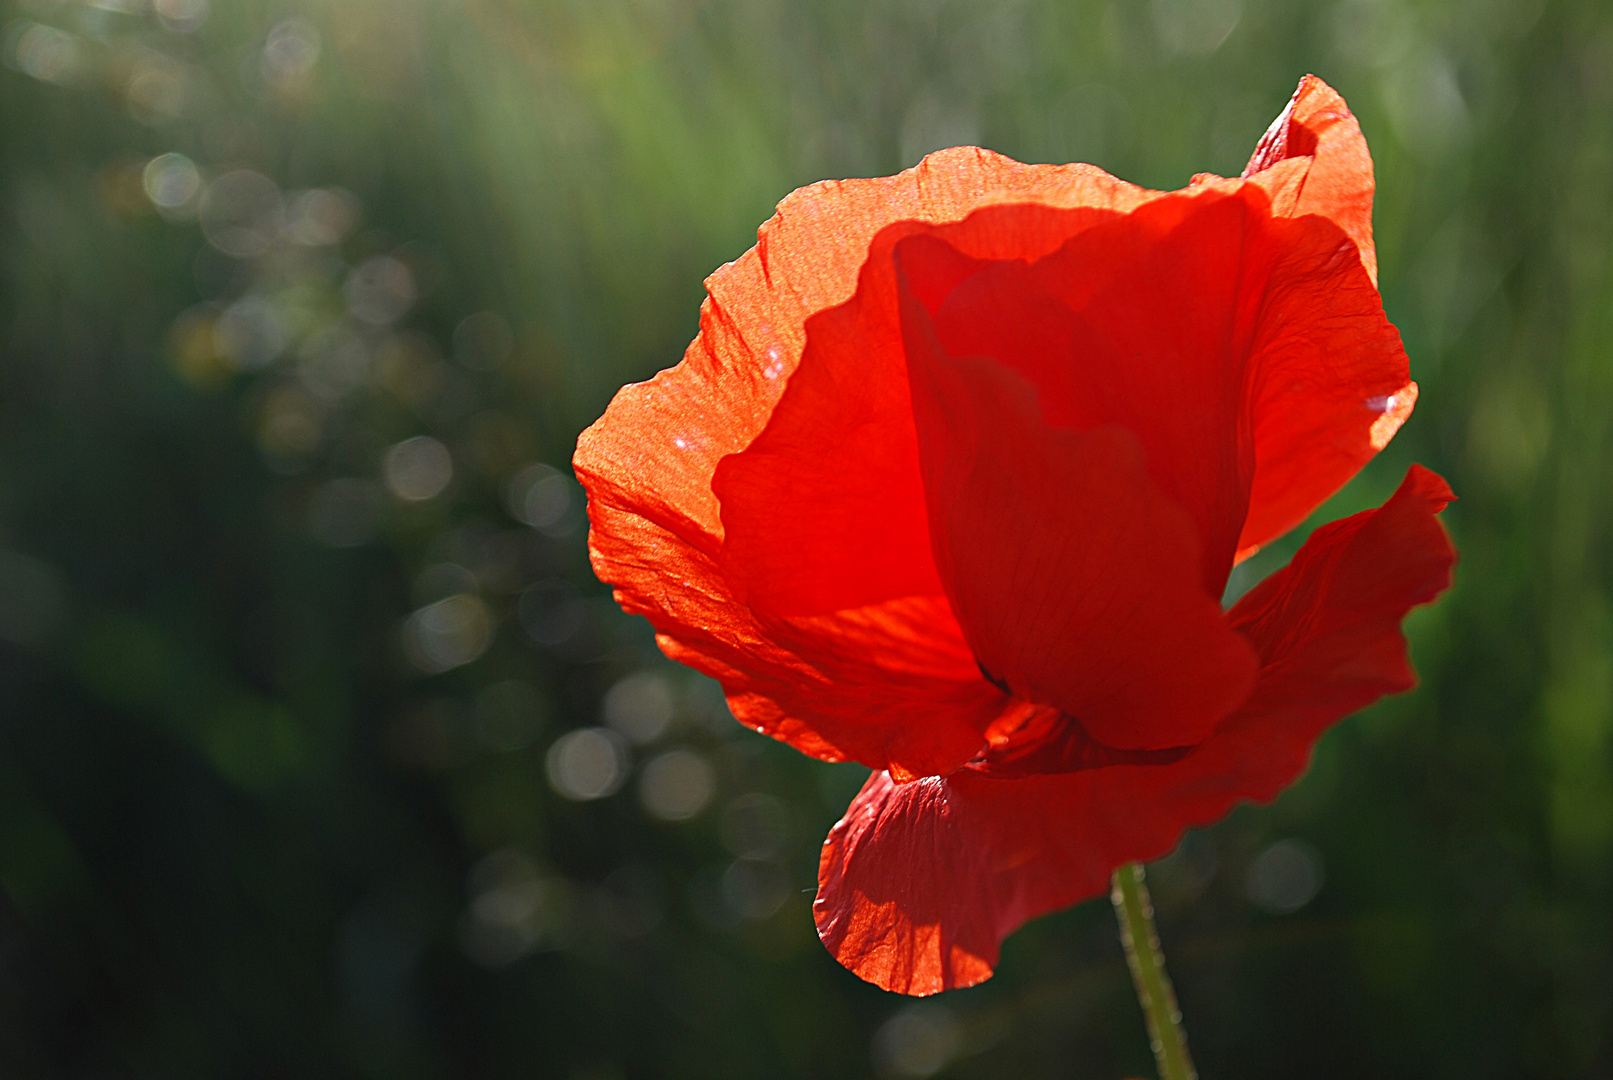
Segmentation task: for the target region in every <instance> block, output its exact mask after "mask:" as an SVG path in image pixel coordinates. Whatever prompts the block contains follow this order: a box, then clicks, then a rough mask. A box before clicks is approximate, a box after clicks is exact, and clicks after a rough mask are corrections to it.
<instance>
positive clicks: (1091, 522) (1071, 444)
mask: <svg viewBox="0 0 1613 1080" xmlns="http://www.w3.org/2000/svg"><path fill="white" fill-rule="evenodd" d="M1372 192H1373V181H1372V163H1371V159H1370V157H1369V156H1368V154H1367V148H1366V144H1365V142H1364V141H1363V139H1362V137H1361V132H1360V129H1359V127H1358V126H1357V124H1356V121H1355V118H1354V117H1353V116H1351V114H1350V112H1349V110H1348V109H1347V108H1346V107H1345V104H1344V102H1343V100H1342V99H1341V98H1340V97H1339V96H1338V95H1337V94H1336V93H1335V92H1334V91H1333V90H1332V89H1331V88H1329V87H1328V86H1327V85H1326V84H1324V83H1322V82H1321V81H1319V80H1317V79H1314V78H1307V79H1305V80H1304V81H1303V82H1302V83H1301V84H1300V87H1299V90H1298V92H1297V93H1296V94H1295V95H1294V99H1293V101H1292V102H1291V103H1290V104H1289V106H1288V108H1287V109H1286V110H1284V112H1283V114H1282V115H1281V116H1280V117H1278V119H1277V121H1276V122H1275V123H1274V124H1273V125H1272V127H1271V129H1270V130H1269V131H1268V132H1267V133H1266V135H1265V137H1264V138H1262V139H1261V140H1260V143H1259V145H1258V147H1257V148H1256V150H1255V153H1254V157H1253V158H1252V159H1251V161H1250V162H1249V166H1248V168H1247V169H1245V171H1244V174H1243V176H1242V177H1240V178H1238V179H1222V178H1220V177H1215V176H1209V175H1200V176H1197V177H1194V179H1193V182H1192V183H1191V184H1190V185H1189V186H1188V187H1187V188H1185V189H1183V190H1181V191H1177V192H1157V191H1147V190H1144V189H1142V188H1138V187H1134V186H1132V185H1130V184H1127V183H1124V182H1122V181H1120V180H1117V179H1115V178H1114V177H1112V176H1109V175H1108V174H1107V173H1104V172H1103V171H1101V170H1099V169H1096V168H1094V167H1092V166H1090V165H1067V166H1046V165H1022V164H1020V163H1018V162H1015V161H1012V160H1009V159H1007V158H1004V157H1001V156H999V155H997V154H993V153H991V152H989V151H986V150H979V149H973V148H960V149H953V150H944V151H941V152H939V153H936V154H932V155H930V156H929V157H928V158H926V159H925V160H924V161H923V162H922V163H921V164H919V165H918V166H917V167H916V168H913V169H910V170H908V171H907V172H904V173H902V174H900V175H898V176H893V177H885V178H880V179H871V180H847V181H841V182H838V183H836V182H826V183H821V184H815V185H813V186H811V187H808V188H803V189H802V190H800V191H797V192H796V193H794V194H793V195H791V196H790V197H789V198H787V199H785V200H784V201H783V202H782V203H781V204H780V205H779V208H778V213H777V214H776V215H775V216H774V217H773V219H772V220H771V221H769V222H768V223H767V224H765V225H764V226H762V228H761V231H760V234H759V239H758V242H757V245H756V247H754V248H753V249H751V250H750V251H748V252H747V253H745V254H744V255H743V256H741V257H740V258H739V259H738V260H736V261H735V262H732V263H730V264H728V265H727V266H725V267H723V268H722V269H721V270H719V271H717V272H716V273H715V274H713V275H712V277H711V278H710V279H709V280H708V281H707V288H708V289H709V291H710V298H709V299H708V300H707V301H706V304H705V306H704V307H703V308H702V310H701V326H700V334H699V336H698V337H697V338H696V339H695V341H694V343H693V344H692V345H691V346H690V347H689V350H688V352H687V354H686V355H685V357H684V359H683V362H682V363H680V364H678V365H677V366H676V367H674V368H672V369H670V370H668V371H663V372H662V373H661V374H659V375H657V376H656V377H655V378H654V379H652V380H650V381H649V382H647V383H641V384H637V385H633V386H628V387H625V388H624V389H623V390H622V391H621V392H620V393H619V394H617V396H616V398H615V400H614V401H613V402H612V403H611V405H610V408H609V409H608V410H607V411H606V413H605V415H604V417H603V418H602V419H601V420H599V422H598V423H596V424H595V425H594V426H593V427H591V428H590V429H589V430H588V431H587V432H585V433H584V434H583V436H582V438H581V439H580V440H579V442H578V448H577V455H576V468H577V474H578V476H579V477H580V478H581V480H582V482H583V483H584V484H585V485H586V486H587V488H588V492H589V512H590V514H591V516H592V522H593V532H592V539H591V551H592V556H593V562H594V568H595V570H596V571H597V572H598V574H599V576H600V577H601V578H602V579H603V580H605V581H608V582H611V583H613V584H614V585H615V586H616V596H617V599H618V600H619V602H620V603H621V604H622V605H623V607H625V608H626V609H627V610H628V611H630V612H636V613H638V614H642V615H644V616H646V617H648V618H649V620H650V621H651V622H652V623H653V624H654V626H655V628H656V630H657V632H658V641H659V642H660V644H661V647H662V648H663V649H664V650H665V651H666V653H667V654H668V655H669V656H672V657H674V658H676V659H678V660H681V661H683V662H685V663H687V664H690V665H692V666H693V667H696V668H698V669H699V670H701V671H703V672H706V673H707V674H709V675H712V676H714V677H715V678H717V679H719V680H721V682H722V684H723V687H724V689H725V690H726V692H727V695H728V701H729V704H730V706H731V707H732V709H733V712H734V715H735V716H736V717H738V718H739V719H740V721H742V722H743V723H745V724H747V725H749V726H751V727H754V728H756V729H757V730H759V731H763V732H766V733H767V734H769V735H771V736H773V737H775V738H778V739H782V740H784V741H786V742H788V743H790V744H791V745H793V746H795V747H796V748H798V749H800V750H802V751H804V752H806V753H808V754H811V755H814V756H816V757H819V758H822V759H824V760H826V761H846V760H854V761H860V762H862V763H864V764H866V765H869V766H871V767H872V768H873V769H874V770H875V772H874V774H873V776H872V777H871V778H870V779H869V781H868V783H867V785H866V786H865V787H864V788H863V790H862V792H861V794H859V795H858V796H857V798H856V800H855V801H854V802H853V803H852V805H851V807H850V809H849V810H848V811H847V813H846V816H845V818H844V820H842V821H841V822H840V823H839V824H838V825H836V826H835V828H834V830H833V831H832V832H831V833H830V834H829V838H828V841H827V843H826V844H825V845H824V849H823V855H822V861H821V867H820V871H819V889H818V898H817V902H816V905H815V912H816V916H817V923H818V929H819V933H820V936H821V937H822V938H823V941H824V942H825V944H826V945H827V946H828V947H829V949H830V951H831V952H833V953H834V955H835V956H836V957H838V958H839V960H840V961H841V963H843V964H845V965H846V966H847V967H848V968H850V969H851V970H852V971H854V972H856V973H857V974H858V975H860V976H862V977H863V978H865V979H868V980H870V981H872V982H875V983H877V984H879V985H880V986H883V987H885V988H887V989H891V990H898V991H902V992H905V993H910V994H926V993H933V992H935V991H938V990H941V989H945V988H948V987H954V986H967V985H970V984H972V983H975V982H978V981H980V980H982V979H984V978H986V977H988V976H989V975H990V974H991V967H992V964H993V963H994V962H995V961H996V958H997V955H998V946H999V944H1000V942H1001V941H1002V939H1003V937H1004V936H1005V935H1007V934H1008V933H1010V932H1012V931H1013V930H1014V929H1015V928H1016V927H1018V926H1019V925H1021V924H1022V923H1024V922H1025V921H1026V920H1027V919H1030V918H1033V917H1035V916H1037V915H1039V914H1042V913H1044V912H1047V911H1050V910H1053V909H1056V908H1060V907H1064V906H1067V905H1069V904H1072V903H1074V902H1076V901H1078V900H1082V899H1085V898H1087V897H1090V896H1095V895H1098V894H1100V893H1102V892H1103V891H1104V889H1105V887H1106V884H1107V881H1108V878H1109V875H1110V873H1111V871H1112V870H1113V869H1114V868H1115V867H1116V866H1118V865H1119V864H1121V863H1123V862H1125V861H1128V860H1133V859H1137V860H1146V859H1151V858H1156V857H1158V856H1161V855H1163V854H1165V853H1166V852H1168V851H1169V850H1170V849H1171V848H1172V847H1173V846H1174V845H1175V844H1176V842H1177V840H1178V839H1179V838H1180V836H1181V834H1182V832H1183V830H1184V829H1186V828H1188V827H1190V826H1194V825H1199V824H1204V823H1207V822H1210V821H1212V820H1214V819H1216V818H1218V817H1220V816H1221V815H1223V814H1225V813H1226V812H1227V810H1228V809H1229V808H1230V807H1231V806H1232V805H1233V804H1234V803H1235V802H1237V801H1239V800H1243V799H1254V800H1264V799H1270V798H1272V797H1273V796H1274V795H1275V794H1276V793H1277V791H1278V790H1279V789H1280V788H1281V787H1282V786H1283V785H1285V784H1287V783H1288V782H1290V781H1292V780H1293V779H1294V778H1295V777H1296V776H1298V775H1299V773H1300V772H1301V771H1302V770H1303V769H1304V768H1305V765H1306V762H1307V760H1308V757H1309V753H1310V747H1311V744H1312V743H1313V742H1314V741H1315V739H1316V737H1317V736H1318V735H1319V734H1320V733H1321V731H1322V730H1323V729H1324V728H1326V727H1327V726H1328V725H1329V724H1331V723H1333V722H1334V721H1336V720H1338V719H1339V718H1340V717H1342V716H1344V715H1346V714H1347V713H1350V712H1352V711H1354V710H1356V709H1359V708H1361V707H1362V706H1364V705H1366V704H1368V703H1369V702H1371V701H1373V700H1375V699H1377V698H1378V697H1380V696H1382V695H1384V694H1388V693H1394V692H1398V691H1401V690H1405V689H1407V688H1409V687H1410V686H1411V685H1412V684H1413V682H1414V675H1413V672H1412V670H1411V667H1410V664H1409V663H1408V661H1407V657H1406V644H1405V640H1404V638H1403V637H1402V636H1401V633H1400V622H1401V619H1402V617H1403V616H1404V615H1405V614H1406V612H1407V611H1408V610H1409V609H1410V608H1411V607H1412V606H1414V605H1416V604H1421V603H1426V602H1428V601H1430V600H1432V599H1433V598H1434V597H1435V596H1436V595H1438V594H1439V593H1440V592H1441V591H1442V590H1443V589H1444V588H1445V587H1446V585H1447V584H1448V582H1449V578H1450V568H1451V565H1452V563H1453V561H1454V557H1455V556H1454V552H1453V551H1452V549H1451V547H1450V544H1449V542H1448V540H1447V538H1446V536H1445V533H1444V530H1443V528H1442V526H1441V525H1440V524H1439V523H1438V521H1437V520H1436V519H1435V517H1434V515H1435V514H1437V513H1438V512H1439V511H1440V510H1441V509H1442V508H1443V507H1444V505H1445V503H1446V502H1447V501H1448V500H1449V499H1450V498H1451V497H1452V496H1451V494H1450V491H1449V489H1448V488H1447V487H1446V486H1445V483H1444V481H1442V480H1441V479H1440V478H1439V477H1437V476H1435V475H1434V474H1433V473H1431V472H1428V471H1427V470H1424V469H1422V468H1420V467H1413V468H1412V470H1411V472H1410V474H1409V475H1408V476H1407V477H1406V481H1405V483H1404V484H1403V485H1402V486H1401V488H1400V490H1399V491H1398V492H1397V493H1396V494H1395V495H1394V497H1393V498H1391V499H1390V500H1389V501H1388V502H1387V503H1386V504H1384V506H1382V507H1381V508H1379V509H1377V510H1373V511H1368V512H1366V513H1363V514H1358V515H1356V516H1354V517H1352V518H1348V519H1346V520H1344V521H1339V522H1335V523H1333V524H1331V525H1328V526H1325V527H1323V528H1321V529H1318V530H1317V531H1316V532H1315V533H1314V534H1313V535H1312V536H1311V538H1310V540H1309V541H1308V542H1307V543H1306V544H1305V546H1304V547H1303V548H1302V549H1301V550H1300V552H1299V554H1298V555H1297V556H1296V557H1295V558H1294V560H1293V561H1292V563H1291V564H1290V565H1289V566H1288V567H1286V568H1285V569H1283V570H1281V571H1279V572H1277V573H1275V574H1273V575H1272V576H1271V577H1269V578H1268V579H1267V580H1266V581H1264V582H1263V583H1262V584H1260V585H1259V586H1257V587H1256V588H1255V589H1254V590H1253V591H1251V592H1250V593H1249V594H1248V595H1247V596H1245V597H1244V598H1243V599H1242V600H1241V601H1240V602H1239V603H1238V604H1237V605H1236V606H1234V607H1233V608H1232V609H1231V610H1230V611H1223V610H1222V608H1221V603H1220V598H1221V596H1222V593H1223V590H1224V588H1225V585H1226V581H1227V576H1228V573H1229V572H1230V570H1231V568H1232V566H1233V564H1234V562H1235V561H1236V560H1237V559H1238V558H1240V557H1242V556H1244V555H1247V554H1248V553H1250V552H1252V551H1254V550H1255V549H1256V548H1258V547H1259V546H1260V545H1261V544H1264V543H1266V542H1267V541H1269V540H1270V539H1272V538H1273V537H1275V536H1277V535H1279V534H1281V533H1283V532H1284V531H1286V530H1288V529H1289V528H1291V527H1293V526H1294V525H1296V524H1298V523H1299V522H1300V521H1301V520H1302V519H1304V518H1305V517H1306V516H1307V515H1308V514H1309V513H1310V512H1311V511H1312V510H1313V509H1314V508H1315V507H1316V506H1317V505H1318V504H1319V503H1320V502H1321V501H1322V500H1323V499H1325V498H1326V497H1327V496H1328V495H1330V494H1332V493H1333V492H1334V491H1335V490H1337V489H1338V488H1339V486H1340V485H1342V484H1343V483H1344V482H1345V481H1346V480H1348V479H1349V478H1350V477H1351V476H1352V475H1354V473H1355V472H1356V471H1357V470H1358V469H1359V468H1360V467H1361V466H1362V465H1363V464H1364V463H1365V462H1366V461H1367V460H1368V459H1369V458H1371V457H1372V455H1373V454H1374V453H1376V452H1377V451H1378V450H1379V449H1381V448H1382V447H1383V446H1384V445H1385V443H1387V442H1388V440H1389V439H1390V437H1392V436H1393V434H1394V433H1395V431H1396V430H1397V429H1398V428H1399V426H1400V424H1401V423H1402V422H1403V421H1404V420H1405V418H1406V416H1407V415H1408V414H1409V413H1410V412H1411V408H1412V404H1413V402H1414V401H1415V400H1416V395H1417V387H1416V385H1415V384H1414V383H1412V382H1411V381H1410V380H1409V378H1408V370H1407V362H1406V355H1405V352H1404V350H1403V349H1402V347H1401V344H1400V338H1399V335H1398V334H1397V333H1396V331H1395V329H1394V327H1393V326H1391V325H1390V324H1389V322H1388V321H1387V320H1386V319H1385V317H1384V313H1383V307H1382V303H1381V301H1380V299H1379V296H1378V291H1377V285H1376V259H1375V257H1374V252H1373V247H1372V234H1371V224H1370V215H1371V203H1372Z"/></svg>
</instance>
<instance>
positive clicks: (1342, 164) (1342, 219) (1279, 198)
mask: <svg viewBox="0 0 1613 1080" xmlns="http://www.w3.org/2000/svg"><path fill="white" fill-rule="evenodd" d="M1295 158H1309V159H1310V160H1309V161H1308V162H1306V163H1305V164H1306V168H1305V169H1304V171H1303V172H1301V173H1299V174H1297V175H1296V174H1290V175H1287V176H1283V177H1281V178H1280V179H1279V178H1278V177H1275V176H1268V177H1265V178H1263V179H1266V180H1275V181H1277V183H1278V187H1277V193H1276V194H1275V196H1274V199H1273V201H1274V204H1275V207H1276V210H1277V213H1279V214H1281V215H1283V216H1284V217H1300V216H1302V215H1305V214H1317V215H1320V216H1321V217H1325V218H1327V219H1328V220H1329V221H1332V222H1333V223H1334V224H1335V225H1337V226H1338V227H1339V228H1341V229H1343V230H1344V232H1345V234H1346V235H1348V236H1349V237H1350V239H1351V240H1353V241H1354V242H1355V246H1356V249H1357V250H1358V251H1359V252H1360V254H1361V263H1362V265H1363V266H1365V267H1366V269H1367V276H1368V277H1370V278H1371V279H1372V283H1373V285H1376V284H1377V283H1378V255H1377V250H1376V248H1374V246H1373V243H1372V196H1373V193H1374V191H1375V189H1376V185H1375V182H1374V180H1373V176H1372V155H1371V154H1370V153H1369V152H1368V151H1367V140H1366V137H1365V136H1363V135H1362V134H1361V125H1360V124H1359V123H1357V121H1356V119H1355V116H1354V114H1352V113H1351V112H1350V107H1349V106H1348V105H1346V104H1345V103H1344V99H1343V98H1342V97H1340V96H1339V93H1338V91H1336V90H1334V89H1333V88H1332V87H1331V86H1329V85H1327V83H1325V82H1323V81H1322V80H1321V79H1318V78H1317V77H1316V76H1315V75H1307V76H1305V77H1304V78H1303V79H1301V80H1300V81H1299V88H1298V89H1296V90H1295V91H1294V96H1293V97H1292V98H1290V99H1289V102H1288V105H1287V107H1286V108H1284V109H1283V111H1282V112H1281V113H1279V114H1278V116H1277V119H1276V120H1273V121H1272V123H1271V127H1269V128H1267V129H1266V133H1265V134H1264V135H1262V136H1261V138H1260V142H1259V143H1258V144H1256V146H1255V152H1254V154H1253V155H1251V156H1250V158H1249V164H1248V165H1246V166H1244V170H1243V175H1244V177H1245V178H1252V177H1256V176H1258V174H1260V173H1264V172H1267V171H1268V170H1270V169H1272V168H1273V167H1275V166H1276V165H1278V164H1279V163H1280V162H1284V161H1290V160H1293V159H1295Z"/></svg>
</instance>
